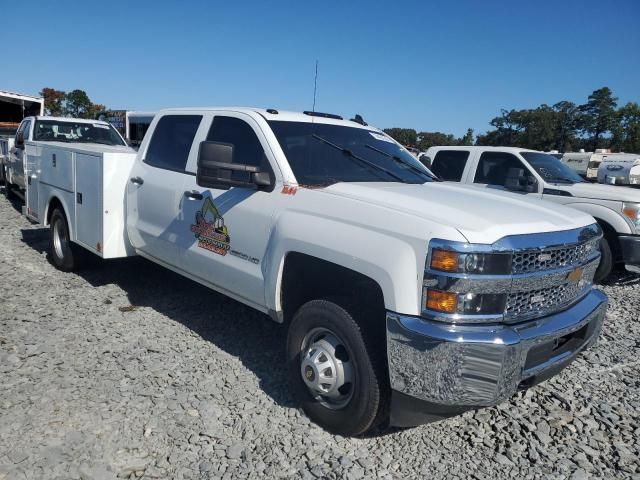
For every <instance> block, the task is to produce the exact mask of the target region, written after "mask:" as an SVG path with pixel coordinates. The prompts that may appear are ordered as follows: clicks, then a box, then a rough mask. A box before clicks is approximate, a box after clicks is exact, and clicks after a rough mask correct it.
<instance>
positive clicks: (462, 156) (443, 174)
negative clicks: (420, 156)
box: [431, 150, 469, 182]
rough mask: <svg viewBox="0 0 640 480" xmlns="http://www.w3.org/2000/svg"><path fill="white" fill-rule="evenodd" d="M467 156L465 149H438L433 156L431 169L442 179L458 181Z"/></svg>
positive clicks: (460, 178)
mask: <svg viewBox="0 0 640 480" xmlns="http://www.w3.org/2000/svg"><path fill="white" fill-rule="evenodd" d="M468 158H469V152H468V151H465V150H440V151H439V152H438V153H436V156H435V157H434V158H433V162H432V163H431V171H432V172H433V173H435V174H436V175H438V176H439V177H440V178H441V179H443V180H448V181H451V182H459V181H460V180H462V173H463V172H464V167H465V166H466V165H467V159H468Z"/></svg>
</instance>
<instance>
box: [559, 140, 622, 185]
mask: <svg viewBox="0 0 640 480" xmlns="http://www.w3.org/2000/svg"><path fill="white" fill-rule="evenodd" d="M609 155H611V150H609V149H606V148H598V149H596V151H595V152H583V151H580V152H567V153H565V154H563V155H562V158H560V161H561V162H562V163H564V164H565V165H567V166H568V167H569V168H571V169H572V170H573V171H574V172H576V173H577V174H578V175H580V176H581V177H582V178H583V179H585V180H587V181H589V182H595V181H596V180H597V179H598V167H599V166H600V162H602V161H603V160H604V159H606V158H607V157H608V156H609Z"/></svg>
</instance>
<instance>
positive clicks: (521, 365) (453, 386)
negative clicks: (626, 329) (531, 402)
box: [387, 289, 607, 426]
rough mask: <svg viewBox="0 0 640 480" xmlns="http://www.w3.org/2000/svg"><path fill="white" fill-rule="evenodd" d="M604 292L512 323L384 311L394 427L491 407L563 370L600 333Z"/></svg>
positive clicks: (592, 293) (604, 301)
mask: <svg viewBox="0 0 640 480" xmlns="http://www.w3.org/2000/svg"><path fill="white" fill-rule="evenodd" d="M606 308H607V297H606V295H604V294H603V293H602V292H600V291H599V290H595V289H594V290H591V291H590V292H589V294H587V295H586V296H585V297H584V298H583V299H582V300H581V301H580V302H578V303H577V304H575V305H573V306H572V307H570V308H568V309H567V310H564V311H562V312H559V313H556V314H554V315H550V316H547V317H544V318H540V319H536V320H531V321H527V322H523V323H519V324H516V325H505V324H494V325H454V324H451V323H443V322H438V321H428V320H425V319H423V318H420V317H412V316H405V315H399V314H396V313H392V312H389V313H388V314H387V355H388V363H389V379H390V382H391V388H392V389H393V396H392V405H391V424H392V425H396V426H410V425H417V424H420V423H424V422H426V421H432V420H435V419H440V418H444V417H447V416H451V415H455V414H458V413H461V412H463V411H465V410H469V409H473V408H477V407H483V406H490V405H496V404H498V403H500V402H502V401H504V400H506V399H507V398H509V397H511V396H512V395H513V394H514V393H516V391H518V390H519V389H523V388H527V387H530V386H532V385H534V384H536V383H538V382H540V381H543V380H545V379H547V378H549V377H551V376H553V375H555V374H556V373H557V372H558V371H560V370H561V369H563V368H564V367H566V366H567V365H568V364H569V363H570V362H571V361H572V360H573V359H574V358H575V357H576V356H577V355H578V353H580V352H581V351H582V350H584V349H585V348H587V347H588V346H589V345H591V344H592V343H593V342H595V340H596V339H597V337H598V334H599V332H600V328H601V326H602V322H603V320H604V316H605V312H606Z"/></svg>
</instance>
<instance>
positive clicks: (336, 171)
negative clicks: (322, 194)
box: [269, 121, 435, 186]
mask: <svg viewBox="0 0 640 480" xmlns="http://www.w3.org/2000/svg"><path fill="white" fill-rule="evenodd" d="M269 125H270V126H271V129H272V130H273V133H274V134H275V136H276V138H277V139H278V142H279V143H280V146H281V147H282V150H283V151H284V153H285V155H286V156H287V160H288V161H289V165H290V166H291V170H293V174H294V175H295V176H296V179H297V180H298V183H299V184H300V185H309V186H326V185H332V184H334V183H338V182H401V183H425V182H430V181H434V180H435V178H434V177H433V176H431V175H430V174H429V172H428V171H427V170H425V168H424V167H423V166H422V164H421V163H420V162H419V161H418V160H417V159H416V158H414V157H413V156H412V155H411V154H409V153H408V152H406V151H405V150H403V149H402V148H401V147H400V146H399V145H398V144H397V143H395V142H394V141H393V140H391V139H390V138H389V137H387V136H386V135H383V134H381V133H378V132H375V131H371V130H366V129H363V128H356V127H345V126H342V125H327V124H321V123H307V122H283V121H270V122H269Z"/></svg>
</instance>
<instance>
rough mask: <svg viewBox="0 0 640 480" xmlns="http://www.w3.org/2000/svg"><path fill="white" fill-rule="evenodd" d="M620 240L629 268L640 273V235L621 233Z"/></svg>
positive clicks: (624, 259) (625, 262)
mask: <svg viewBox="0 0 640 480" xmlns="http://www.w3.org/2000/svg"><path fill="white" fill-rule="evenodd" d="M618 241H619V242H620V250H621V253H622V261H623V262H624V264H625V267H627V270H630V271H632V272H636V273H640V235H620V236H619V237H618Z"/></svg>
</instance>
